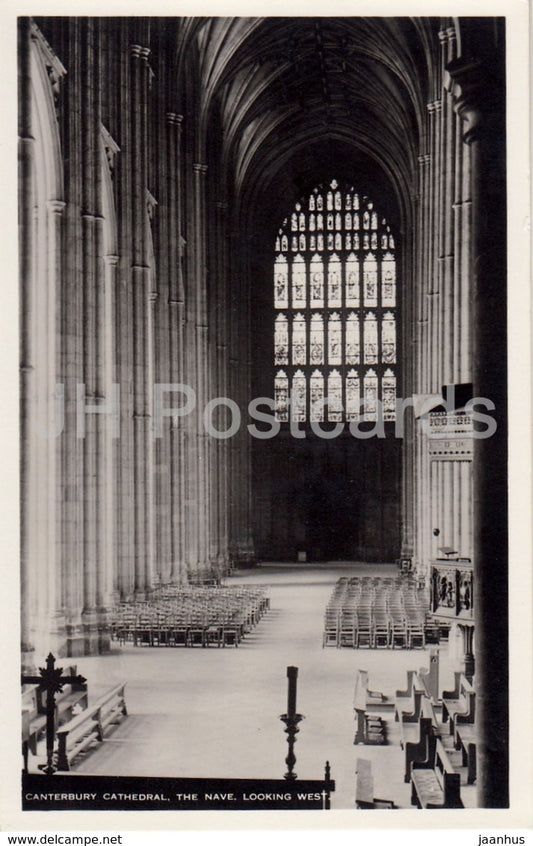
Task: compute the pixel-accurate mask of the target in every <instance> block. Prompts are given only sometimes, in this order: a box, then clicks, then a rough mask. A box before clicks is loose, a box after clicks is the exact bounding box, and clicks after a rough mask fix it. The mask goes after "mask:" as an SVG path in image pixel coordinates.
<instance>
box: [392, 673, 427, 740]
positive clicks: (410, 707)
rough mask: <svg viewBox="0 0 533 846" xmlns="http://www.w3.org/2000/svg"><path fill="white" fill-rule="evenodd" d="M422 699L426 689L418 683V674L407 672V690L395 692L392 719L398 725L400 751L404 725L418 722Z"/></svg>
mask: <svg viewBox="0 0 533 846" xmlns="http://www.w3.org/2000/svg"><path fill="white" fill-rule="evenodd" d="M409 691H410V692H409ZM406 694H407V695H406ZM424 697H426V689H425V687H424V685H423V684H422V682H421V681H420V678H419V676H418V674H417V673H415V672H414V671H412V670H409V671H408V680H407V690H406V691H396V701H395V707H394V719H395V721H396V722H397V723H399V724H400V737H401V740H400V745H401V747H402V749H403V747H404V742H405V738H404V724H405V723H417V722H418V720H419V719H420V714H421V709H422V699H423V698H424ZM426 698H427V697H426Z"/></svg>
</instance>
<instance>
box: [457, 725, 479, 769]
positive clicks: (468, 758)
mask: <svg viewBox="0 0 533 846" xmlns="http://www.w3.org/2000/svg"><path fill="white" fill-rule="evenodd" d="M455 738H456V744H455V745H456V748H457V749H460V750H461V753H462V756H463V766H464V767H467V769H468V776H467V782H468V784H473V783H474V782H475V780H476V775H477V764H476V726H475V724H474V723H458V724H457V725H456V726H455Z"/></svg>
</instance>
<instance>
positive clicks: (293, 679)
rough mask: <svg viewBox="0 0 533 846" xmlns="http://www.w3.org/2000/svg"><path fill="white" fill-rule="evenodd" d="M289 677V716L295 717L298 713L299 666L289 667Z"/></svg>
mask: <svg viewBox="0 0 533 846" xmlns="http://www.w3.org/2000/svg"><path fill="white" fill-rule="evenodd" d="M287 678H288V680H289V685H288V694H287V716H288V717H294V715H295V714H296V684H297V679H298V667H287Z"/></svg>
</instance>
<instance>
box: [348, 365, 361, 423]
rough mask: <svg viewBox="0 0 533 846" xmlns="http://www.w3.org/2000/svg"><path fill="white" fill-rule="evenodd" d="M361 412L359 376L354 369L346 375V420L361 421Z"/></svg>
mask: <svg viewBox="0 0 533 846" xmlns="http://www.w3.org/2000/svg"><path fill="white" fill-rule="evenodd" d="M359 411H360V397H359V376H358V374H357V371H356V370H353V369H352V370H348V373H347V374H346V419H347V420H350V421H351V420H359Z"/></svg>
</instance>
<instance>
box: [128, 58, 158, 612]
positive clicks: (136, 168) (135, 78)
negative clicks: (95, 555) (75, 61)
mask: <svg viewBox="0 0 533 846" xmlns="http://www.w3.org/2000/svg"><path fill="white" fill-rule="evenodd" d="M149 54H150V50H149V48H147V47H142V46H140V45H138V44H133V45H132V46H131V96H132V104H131V120H132V123H131V129H132V132H131V144H132V148H131V167H132V174H131V177H132V236H133V265H132V287H133V337H134V344H133V362H132V364H133V401H134V408H133V422H134V431H133V437H134V512H135V518H134V560H135V596H136V598H138V599H144V597H145V596H146V594H147V592H150V590H151V588H152V583H151V581H152V572H153V560H152V556H153V538H152V520H153V512H152V508H153V502H152V484H153V438H152V425H151V424H152V420H151V402H152V389H153V385H151V384H150V374H151V372H152V364H151V362H152V355H153V351H152V350H151V348H150V335H151V332H150V323H151V319H150V303H149V296H150V292H151V269H150V266H149V263H148V262H149V259H148V238H149V233H148V226H149V222H148V215H147V208H146V202H147V196H146V191H147V159H146V157H147V149H146V141H147V138H146V135H147V101H148V84H149V68H148V56H149Z"/></svg>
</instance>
